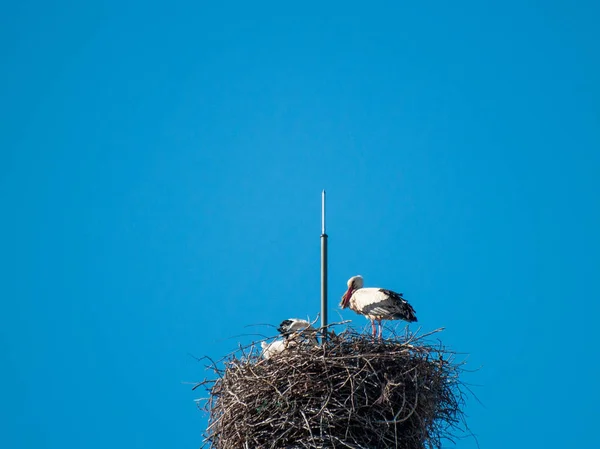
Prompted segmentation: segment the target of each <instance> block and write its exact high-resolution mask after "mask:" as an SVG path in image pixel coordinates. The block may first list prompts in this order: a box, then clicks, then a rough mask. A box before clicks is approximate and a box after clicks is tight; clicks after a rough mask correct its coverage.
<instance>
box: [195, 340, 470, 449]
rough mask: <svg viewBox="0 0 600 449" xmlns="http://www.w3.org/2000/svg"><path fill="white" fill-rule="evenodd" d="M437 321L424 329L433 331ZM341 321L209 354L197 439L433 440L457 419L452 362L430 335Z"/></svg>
mask: <svg viewBox="0 0 600 449" xmlns="http://www.w3.org/2000/svg"><path fill="white" fill-rule="evenodd" d="M435 332H437V331H434V332H433V333H435ZM433 333H430V334H427V335H424V336H421V337H418V336H416V335H415V334H409V333H407V334H406V335H404V336H403V337H394V338H391V339H384V340H382V341H380V340H374V339H372V338H371V337H370V336H366V335H363V334H358V333H356V332H355V331H352V330H348V331H345V332H343V333H342V334H340V335H334V334H333V333H329V338H328V340H327V341H326V342H325V343H324V344H321V345H319V346H314V345H301V344H300V345H290V347H289V348H288V349H287V350H285V351H283V352H282V353H281V354H278V355H277V356H275V357H273V358H270V359H269V360H265V359H262V358H261V357H260V353H259V351H258V350H257V349H256V348H255V346H253V345H251V346H250V347H247V348H241V349H240V350H238V351H236V352H234V353H233V354H230V355H229V356H228V357H227V358H226V359H224V363H222V364H220V366H218V364H214V363H213V364H212V365H211V368H212V369H213V370H214V371H215V373H216V374H217V378H216V380H205V381H204V382H201V383H200V384H198V385H196V387H197V386H199V385H203V386H204V387H205V388H206V389H207V390H208V392H209V397H208V398H206V399H205V401H204V409H205V410H207V411H208V413H209V426H208V428H207V430H206V433H205V437H206V439H205V445H206V444H210V445H211V446H212V447H214V448H217V449H226V448H227V449H230V448H402V449H421V448H422V449H426V448H427V449H430V448H436V449H439V448H441V446H442V441H443V439H450V440H452V439H453V438H454V437H456V436H459V435H460V434H461V433H462V431H463V430H464V429H465V428H466V425H465V423H464V418H463V413H462V407H463V404H464V395H463V389H462V386H463V385H462V384H461V382H460V380H459V374H460V371H461V369H460V366H461V364H460V363H456V362H455V361H454V353H452V352H450V351H447V350H446V349H445V348H443V347H442V345H441V343H440V342H439V341H438V342H436V343H433V342H428V341H426V339H425V338H424V337H427V336H428V335H429V336H430V335H431V334H433Z"/></svg>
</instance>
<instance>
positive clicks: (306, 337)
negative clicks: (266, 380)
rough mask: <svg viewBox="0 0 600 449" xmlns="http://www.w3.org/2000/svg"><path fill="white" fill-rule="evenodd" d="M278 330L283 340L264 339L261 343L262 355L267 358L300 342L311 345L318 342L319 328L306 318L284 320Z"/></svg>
mask: <svg viewBox="0 0 600 449" xmlns="http://www.w3.org/2000/svg"><path fill="white" fill-rule="evenodd" d="M277 331H278V332H279V333H280V334H281V336H282V337H283V339H282V340H281V339H280V340H275V341H272V342H271V343H267V342H265V341H263V342H261V343H260V346H261V348H262V356H263V357H264V358H265V359H270V358H271V357H273V356H274V355H277V354H280V353H282V352H283V351H285V350H286V349H287V348H288V347H293V346H296V345H298V343H300V344H310V345H313V344H314V345H316V344H317V343H318V342H317V338H316V334H317V330H316V329H315V328H314V327H312V326H311V324H310V323H309V322H308V321H306V320H301V319H299V318H289V319H287V320H283V321H282V322H281V324H280V325H279V327H278V328H277Z"/></svg>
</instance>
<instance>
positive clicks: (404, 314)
mask: <svg viewBox="0 0 600 449" xmlns="http://www.w3.org/2000/svg"><path fill="white" fill-rule="evenodd" d="M340 306H341V308H342V309H345V308H346V307H348V306H350V308H351V309H352V310H354V311H355V312H356V313H359V314H361V315H364V316H365V317H366V318H367V319H369V320H370V321H371V326H372V328H373V337H375V333H376V332H375V321H377V322H378V323H379V338H381V333H382V327H381V321H382V320H404V321H408V322H409V323H412V322H415V321H417V316H416V315H415V310H414V309H413V308H412V306H411V305H410V304H409V303H408V302H406V300H405V299H404V298H403V297H402V293H396V292H393V291H391V290H386V289H383V288H363V278H362V276H353V277H351V278H350V279H348V290H347V291H346V293H344V296H342V302H341V303H340Z"/></svg>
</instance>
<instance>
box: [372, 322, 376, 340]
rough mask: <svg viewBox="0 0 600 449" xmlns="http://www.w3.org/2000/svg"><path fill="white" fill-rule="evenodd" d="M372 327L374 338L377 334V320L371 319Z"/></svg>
mask: <svg viewBox="0 0 600 449" xmlns="http://www.w3.org/2000/svg"><path fill="white" fill-rule="evenodd" d="M371 328H372V329H373V338H375V335H376V334H377V330H376V329H375V320H372V321H371Z"/></svg>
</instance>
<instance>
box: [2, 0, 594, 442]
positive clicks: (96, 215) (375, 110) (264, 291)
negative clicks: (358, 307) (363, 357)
mask: <svg viewBox="0 0 600 449" xmlns="http://www.w3.org/2000/svg"><path fill="white" fill-rule="evenodd" d="M284 3H285V2H284ZM490 3H491V2H478V1H470V2H435V1H434V2H410V3H408V2H369V3H364V2H328V3H327V4H321V3H317V2H302V3H301V4H297V5H291V4H288V3H285V4H282V2H270V3H267V2H254V3H251V4H248V3H247V2H224V3H222V4H221V6H216V4H214V5H210V6H209V5H208V3H207V2H191V1H190V2H186V1H183V2H179V1H175V2H168V3H164V4H157V3H155V2H112V1H108V2H93V1H92V2H66V1H56V2H36V1H22V2H13V3H10V4H8V3H7V4H5V5H3V6H2V13H1V14H0V56H1V58H2V61H3V67H4V70H2V71H0V105H1V106H0V150H1V152H0V156H1V163H0V198H1V200H2V205H3V210H4V215H3V218H4V219H3V220H2V221H0V235H1V237H0V239H1V241H0V243H1V244H2V251H1V252H0V254H1V255H0V265H1V268H2V272H3V273H4V275H3V276H2V282H1V283H0V298H1V299H2V303H1V304H2V309H3V310H2V313H0V345H1V348H2V353H3V363H2V370H0V389H1V392H2V393H1V394H2V401H1V402H0V404H1V405H0V420H1V422H2V428H3V430H2V432H0V446H2V447H6V448H15V449H21V448H33V447H36V448H44V449H46V448H47V449H68V448H88V449H94V448H104V447H107V446H109V447H145V448H165V447H179V448H184V447H198V446H199V445H200V442H201V434H202V431H203V430H204V427H205V425H206V417H205V416H204V415H203V414H202V413H200V412H199V411H197V410H196V408H195V404H194V402H193V399H194V398H196V397H198V395H199V394H197V392H192V391H190V386H189V385H186V384H183V383H182V382H186V381H195V380H201V379H202V378H204V376H205V375H206V373H205V372H204V371H203V368H202V365H201V364H199V363H197V362H196V361H195V360H194V359H192V358H191V357H190V356H189V355H188V354H189V353H192V354H194V355H196V356H202V355H209V356H211V357H213V358H219V357H220V356H222V355H224V354H226V353H227V352H229V351H230V350H231V349H233V348H235V347H236V345H237V343H238V341H248V340H249V338H250V337H242V338H241V339H240V338H237V337H235V336H236V335H239V334H244V333H248V332H255V331H257V330H258V331H259V332H267V333H268V332H270V329H269V328H268V327H262V328H260V327H258V328H257V327H251V328H247V327H245V326H248V325H252V324H258V323H271V324H273V325H277V324H278V323H279V322H280V321H281V320H282V319H284V318H288V317H293V316H297V317H306V316H307V315H310V317H314V316H315V315H316V313H317V312H318V310H319V234H320V193H321V189H323V188H325V189H327V192H328V200H329V202H328V206H329V208H328V210H329V215H328V232H329V235H330V278H329V280H330V290H329V291H330V296H331V298H332V303H333V304H332V305H331V308H330V316H331V317H332V318H335V317H337V316H338V315H337V311H336V310H337V305H336V303H337V300H338V298H339V297H340V296H341V294H342V293H343V292H344V289H345V282H346V280H347V279H348V278H349V277H350V276H352V275H354V274H359V273H360V274H362V275H363V276H364V277H365V283H366V285H367V286H381V287H386V288H390V289H395V290H399V291H402V292H404V294H405V296H406V298H407V299H408V300H409V301H410V302H411V304H413V306H414V307H415V309H416V311H417V314H418V317H419V324H420V325H421V326H422V328H423V330H424V331H426V330H432V329H435V328H437V327H440V326H444V327H446V331H445V333H444V335H443V339H444V342H445V344H446V345H448V346H450V347H451V348H453V349H455V350H457V351H460V352H464V353H468V354H470V356H469V359H468V365H467V367H468V368H472V369H475V368H478V367H480V366H483V368H482V369H481V370H480V371H479V372H477V373H474V374H469V375H468V377H467V378H466V380H468V381H470V382H472V383H474V384H477V385H478V386H477V387H475V392H476V393H477V395H478V397H479V399H480V400H481V401H482V403H483V406H482V405H480V404H478V403H477V402H476V401H470V402H469V403H468V406H467V409H466V412H467V413H468V415H469V424H470V426H471V428H472V430H473V432H474V433H476V434H477V435H478V438H479V443H480V445H481V447H482V448H487V449H495V448H505V447H506V443H507V441H509V442H510V444H511V446H513V447H516V448H520V447H523V448H525V447H544V448H563V447H592V446H593V441H597V431H596V428H595V427H596V426H595V422H594V421H595V419H594V417H595V416H597V413H598V403H599V401H600V392H599V388H598V378H599V377H600V370H599V369H598V362H597V360H596V357H594V352H595V350H596V348H597V347H598V343H600V342H599V339H598V337H597V332H596V329H595V317H596V316H597V315H598V314H599V313H600V308H599V306H598V301H597V298H598V297H599V295H600V281H599V274H600V273H599V269H600V260H599V254H600V237H599V235H600V233H599V232H598V230H599V229H600V204H599V197H600V183H599V181H598V173H600V151H599V148H600V87H599V86H600V84H599V83H598V80H600V66H599V63H598V43H599V42H600V31H599V29H598V26H597V23H598V20H599V18H600V15H599V13H600V10H599V9H600V8H599V6H598V3H597V2H592V1H579V2H558V1H538V2H527V3H528V4H527V5H524V4H523V2H518V1H504V2H497V4H490ZM341 316H342V317H343V318H345V319H353V320H354V321H353V322H354V325H355V326H358V327H362V326H364V325H365V324H366V322H365V320H364V319H363V318H362V317H358V316H355V315H353V314H352V312H349V311H344V313H343V314H341ZM448 446H449V447H451V445H450V444H449V445H448ZM458 447H460V448H475V447H476V444H475V442H474V441H473V440H470V439H467V440H463V441H460V442H459V444H458Z"/></svg>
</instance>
